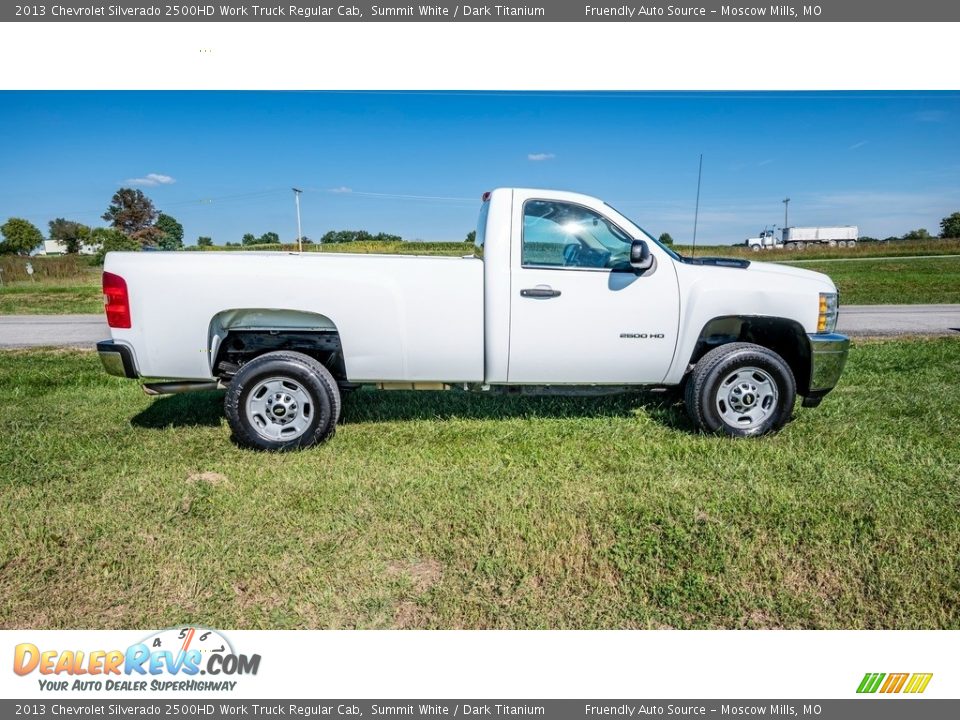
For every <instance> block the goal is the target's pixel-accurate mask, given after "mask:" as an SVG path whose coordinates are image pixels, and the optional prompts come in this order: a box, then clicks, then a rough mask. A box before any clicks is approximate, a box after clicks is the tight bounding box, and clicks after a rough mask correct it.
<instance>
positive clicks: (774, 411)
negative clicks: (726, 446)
mask: <svg viewBox="0 0 960 720" xmlns="http://www.w3.org/2000/svg"><path fill="white" fill-rule="evenodd" d="M796 397H797V387H796V381H795V380H794V377H793V371H791V370H790V366H789V365H787V363H786V362H785V361H784V359H783V358H782V357H780V356H779V355H778V354H777V353H775V352H773V351H772V350H769V349H767V348H765V347H761V346H760V345H754V344H753V343H729V344H727V345H721V346H720V347H718V348H714V349H713V350H711V351H710V352H708V353H707V354H706V355H704V356H703V357H702V358H701V359H700V361H699V362H698V363H697V364H696V366H695V367H694V368H693V371H692V372H691V373H690V377H689V378H688V379H687V386H686V392H685V393H684V404H685V405H686V408H687V413H688V414H689V415H690V418H691V419H692V420H693V422H694V423H695V424H696V425H697V427H699V428H700V429H701V430H704V431H706V432H711V433H722V434H726V435H731V436H734V437H753V436H756V435H765V434H767V433H771V432H776V431H777V430H779V429H780V428H782V427H783V426H784V425H785V424H786V422H787V421H788V420H789V419H790V416H791V414H792V413H793V404H794V401H795V400H796Z"/></svg>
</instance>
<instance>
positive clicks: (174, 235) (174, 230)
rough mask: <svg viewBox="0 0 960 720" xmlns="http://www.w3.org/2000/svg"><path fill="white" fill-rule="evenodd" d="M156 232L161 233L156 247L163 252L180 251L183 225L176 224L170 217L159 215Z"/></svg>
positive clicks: (164, 214) (163, 214) (175, 220)
mask: <svg viewBox="0 0 960 720" xmlns="http://www.w3.org/2000/svg"><path fill="white" fill-rule="evenodd" d="M155 227H156V228H157V230H159V231H160V232H162V233H163V235H162V236H161V237H160V239H159V240H158V241H157V245H158V246H159V247H160V248H161V249H163V250H180V249H182V248H183V225H181V224H180V223H179V222H177V219H176V218H175V217H173V216H172V215H167V214H166V213H160V214H159V215H157V223H156V225H155Z"/></svg>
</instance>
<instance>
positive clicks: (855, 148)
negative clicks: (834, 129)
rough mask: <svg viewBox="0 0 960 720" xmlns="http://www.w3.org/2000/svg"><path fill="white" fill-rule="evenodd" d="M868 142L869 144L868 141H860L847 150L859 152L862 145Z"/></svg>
mask: <svg viewBox="0 0 960 720" xmlns="http://www.w3.org/2000/svg"><path fill="white" fill-rule="evenodd" d="M868 142H870V141H869V140H861V141H860V142H855V143H854V144H853V145H851V146H850V147H848V148H847V150H859V149H860V148H862V147H863V146H864V145H866V144H867V143H868Z"/></svg>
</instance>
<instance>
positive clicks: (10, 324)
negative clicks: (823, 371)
mask: <svg viewBox="0 0 960 720" xmlns="http://www.w3.org/2000/svg"><path fill="white" fill-rule="evenodd" d="M837 331H838V332H842V333H845V334H847V335H854V336H856V335H861V336H862V335H955V334H960V305H843V306H842V307H841V308H840V322H839V324H838V327H837ZM108 337H110V332H109V330H108V329H107V324H106V322H104V319H103V316H102V315H0V348H22V347H42V346H52V347H87V348H92V347H93V345H94V343H96V342H97V341H98V340H103V339H104V338H108Z"/></svg>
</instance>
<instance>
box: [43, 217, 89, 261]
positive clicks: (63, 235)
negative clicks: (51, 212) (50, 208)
mask: <svg viewBox="0 0 960 720" xmlns="http://www.w3.org/2000/svg"><path fill="white" fill-rule="evenodd" d="M50 239H51V240H56V241H57V242H58V243H60V244H62V245H63V246H64V247H66V249H67V252H68V253H73V254H75V253H78V252H80V247H81V246H82V245H83V244H84V243H87V242H89V241H90V228H89V227H87V226H86V225H84V224H83V223H78V222H75V221H73V220H64V219H63V218H57V219H56V220H51V221H50Z"/></svg>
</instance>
